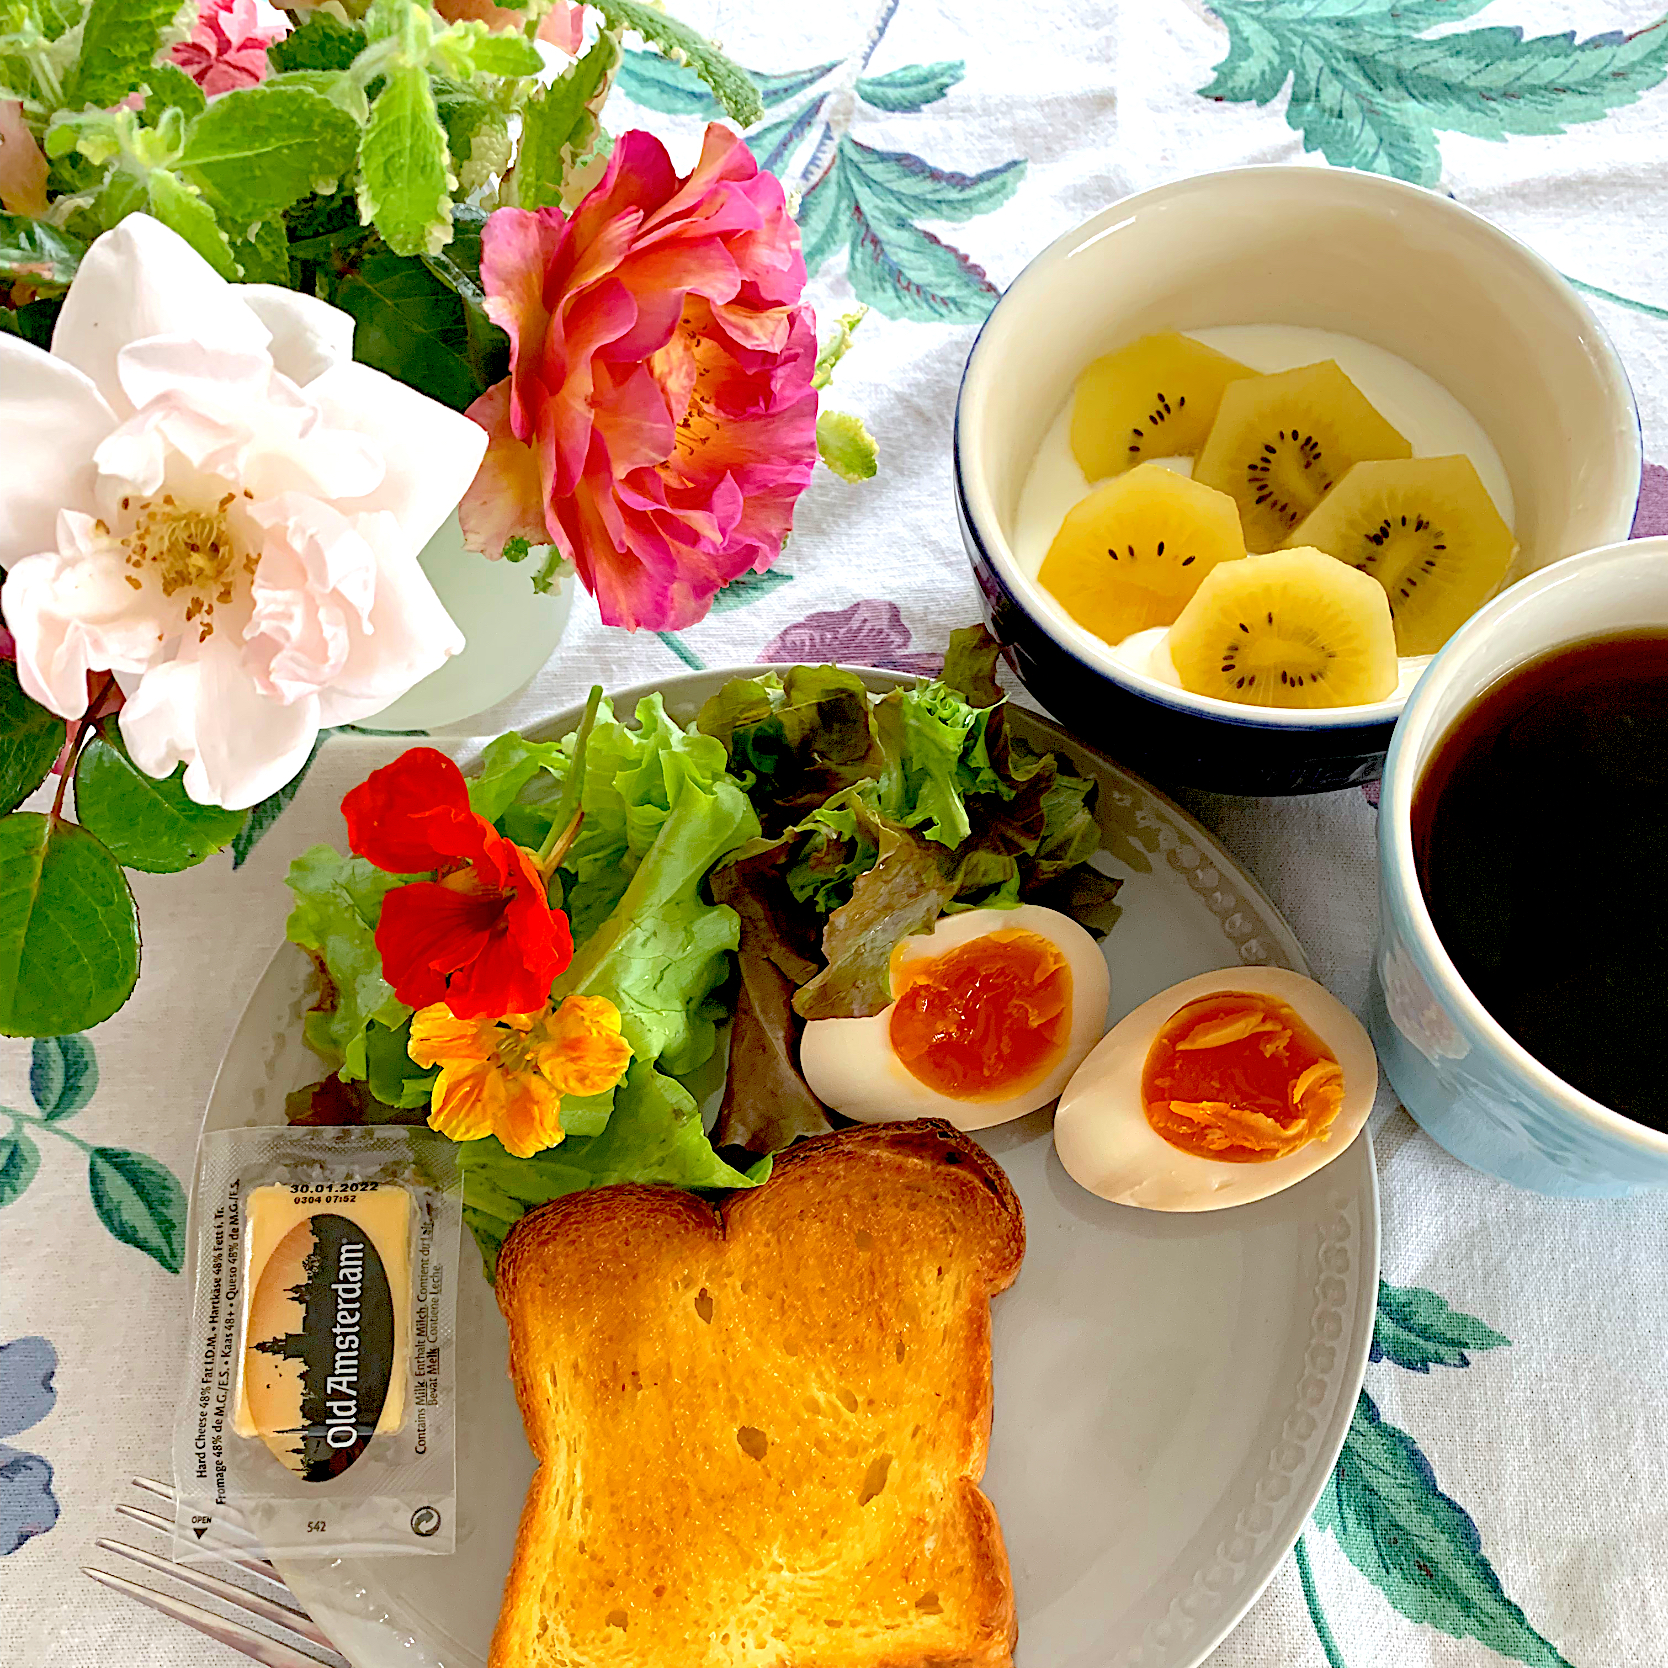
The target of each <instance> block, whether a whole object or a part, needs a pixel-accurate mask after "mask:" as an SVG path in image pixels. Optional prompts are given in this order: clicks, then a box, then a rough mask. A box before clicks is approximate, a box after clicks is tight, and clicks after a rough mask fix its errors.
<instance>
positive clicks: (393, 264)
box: [330, 212, 509, 411]
mask: <svg viewBox="0 0 1668 1668" xmlns="http://www.w3.org/2000/svg"><path fill="white" fill-rule="evenodd" d="M459 223H460V225H461V224H462V215H461V212H460V215H459ZM455 241H456V240H454V243H455ZM474 248H475V251H476V259H477V261H478V260H479V248H480V239H479V232H478V230H477V233H476V236H475V241H474ZM453 253H454V245H448V246H447V248H446V250H445V251H444V256H445V257H450V256H452V255H453ZM431 260H432V261H434V262H435V265H434V266H431V265H430V264H429V262H430V261H431ZM440 262H441V257H427V258H418V257H415V256H405V255H396V254H394V253H393V251H392V250H389V249H386V248H384V247H383V246H382V245H381V244H380V242H373V243H371V244H370V245H369V246H367V247H366V248H365V249H364V250H363V251H362V252H360V253H359V254H358V255H357V256H355V258H354V259H353V261H352V262H351V264H350V265H349V267H348V269H347V271H346V272H345V273H343V274H342V275H341V277H340V279H339V281H338V282H337V284H336V287H335V288H334V290H333V292H332V293H331V295H330V300H331V301H333V302H334V303H335V305H336V306H338V307H340V308H341V309H342V310H343V311H344V312H347V313H351V314H352V315H353V317H354V321H355V324H356V326H357V328H356V329H355V331H354V336H353V356H354V358H355V359H357V360H359V361H360V362H361V363H362V364H366V365H370V366H373V367H374V368H375V369H377V370H379V371H386V372H387V373H388V375H390V376H392V377H396V378H398V379H399V380H400V381H401V382H404V383H406V384H408V385H409V386H411V387H413V388H421V389H422V390H423V392H424V393H425V394H427V395H428V396H429V398H430V399H435V400H439V401H441V403H442V404H444V405H449V406H451V407H452V409H453V410H454V411H462V410H463V409H464V408H465V407H466V406H468V405H469V404H470V403H471V402H472V401H474V400H475V399H477V398H478V397H479V396H480V395H481V394H483V393H485V391H486V390H487V389H488V388H489V387H491V386H492V384H493V383H494V382H496V381H497V380H498V379H499V378H500V377H502V376H503V375H504V367H505V366H506V365H507V363H508V355H509V339H508V338H507V337H506V336H504V335H503V333H502V332H501V331H499V330H497V328H496V326H490V325H489V326H487V327H486V329H487V330H488V331H489V332H490V334H481V333H476V334H472V333H471V330H470V326H469V319H468V303H466V302H465V301H464V299H463V298H462V297H461V296H460V295H459V293H458V291H457V289H456V288H455V287H454V285H452V284H450V283H448V282H447V281H446V280H445V279H444V278H442V277H441V276H440V274H439V272H438V271H437V270H436V267H438V266H439V265H440ZM477 270H478V268H477Z"/></svg>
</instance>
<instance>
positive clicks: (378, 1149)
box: [173, 1126, 462, 1561]
mask: <svg viewBox="0 0 1668 1668" xmlns="http://www.w3.org/2000/svg"><path fill="white" fill-rule="evenodd" d="M461 1222H462V1192H461V1182H460V1178H459V1174H458V1169H457V1162H456V1148H455V1146H454V1145H453V1143H452V1142H451V1141H449V1140H447V1139H446V1138H445V1137H444V1136H441V1135H437V1134H435V1133H434V1132H433V1131H432V1130H428V1129H421V1128H411V1127H406V1126H381V1127H376V1128H365V1127H336V1128H309V1129H297V1128H282V1127H273V1128H259V1129H230V1130H217V1131H213V1132H211V1133H208V1134H206V1135H204V1137H203V1140H202V1144H201V1146H200V1147H199V1149H198V1155H197V1174H196V1180H195V1185H194V1187H193V1190H192V1205H191V1223H190V1231H189V1242H190V1251H191V1257H190V1262H189V1265H188V1269H187V1273H188V1278H189V1280H190V1289H191V1292H192V1317H191V1329H190V1332H189V1334H188V1338H189V1346H188V1347H189V1357H188V1359H187V1362H186V1366H185V1375H184V1382H183V1385H182V1388H181V1395H180V1403H179V1408H178V1413H177V1416H176V1419H175V1424H174V1442H173V1450H174V1490H175V1497H176V1500H177V1502H178V1504H177V1507H176V1517H175V1529H174V1537H175V1555H176V1557H179V1558H182V1559H186V1560H191V1561H203V1560H206V1559H208V1558H211V1557H214V1556H217V1555H218V1554H217V1552H216V1543H217V1542H222V1543H223V1537H224V1535H225V1534H226V1532H227V1530H228V1529H230V1530H231V1531H232V1532H233V1533H235V1531H236V1530H237V1529H239V1528H242V1529H247V1530H248V1531H250V1532H252V1533H253V1534H254V1535H255V1537H256V1538H257V1539H258V1540H259V1541H260V1542H261V1544H262V1545H263V1546H264V1547H265V1548H266V1550H267V1552H268V1553H269V1554H271V1555H275V1556H279V1557H282V1556H285V1555H301V1556H326V1557H329V1556H340V1555H348V1554H352V1555H355V1556H363V1555H367V1554H377V1553H413V1552H432V1553H449V1552H451V1551H452V1550H453V1549H454V1547H455V1544H456V1518H457V1513H456V1509H455V1508H456V1474H455V1467H454V1435H455V1426H456V1390H455V1385H456V1359H455V1351H456V1330H455V1318H456V1307H457V1294H456V1286H457V1266H458V1239H459V1233H460V1229H461Z"/></svg>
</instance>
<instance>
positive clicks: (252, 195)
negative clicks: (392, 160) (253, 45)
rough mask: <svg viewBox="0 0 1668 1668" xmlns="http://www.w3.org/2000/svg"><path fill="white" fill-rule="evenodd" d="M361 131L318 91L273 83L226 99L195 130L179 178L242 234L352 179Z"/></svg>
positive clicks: (224, 96)
mask: <svg viewBox="0 0 1668 1668" xmlns="http://www.w3.org/2000/svg"><path fill="white" fill-rule="evenodd" d="M358 143H359V128H358V124H357V123H356V122H355V121H354V119H353V117H352V116H350V115H349V114H348V113H347V111H345V110H343V109H341V108H340V107H339V106H338V105H336V104H333V103H332V102H331V101H330V99H329V98H328V97H327V96H326V95H325V94H323V93H321V92H319V91H318V90H317V89H316V88H315V87H311V86H305V85H301V84H298V83H296V82H293V81H269V82H266V83H264V84H263V85H261V86H258V87H244V88H240V89H238V90H237V91H235V92H230V93H223V94H221V96H220V97H219V98H217V99H215V100H214V101H213V102H212V103H211V104H210V105H209V107H208V109H207V110H205V111H204V112H203V114H202V115H201V116H199V117H198V118H197V120H196V121H194V122H193V123H192V124H191V127H190V130H189V132H188V133H187V135H186V140H185V149H184V152H183V153H182V155H181V157H180V161H179V167H180V170H181V172H182V173H183V174H184V175H185V176H186V178H187V179H189V180H190V181H191V182H192V183H193V184H194V185H196V186H197V187H199V188H200V189H201V191H202V193H203V195H204V196H205V197H207V198H208V200H209V201H210V202H211V203H212V204H213V205H214V207H215V208H216V209H217V210H218V211H219V213H220V216H221V219H222V220H223V221H224V222H225V223H226V224H227V225H229V226H235V227H237V228H239V229H240V230H241V229H242V228H244V227H246V226H249V225H252V224H253V223H254V222H256V221H258V220H270V219H272V218H274V217H275V216H277V215H279V214H282V213H283V211H284V210H285V209H287V208H288V207H289V206H290V205H291V204H292V203H296V202H299V201H300V200H301V199H302V198H303V197H305V196H306V195H307V194H308V192H310V191H316V190H318V189H319V188H320V184H321V182H326V183H328V182H332V181H335V180H337V179H339V178H340V177H341V176H342V175H343V174H345V173H347V172H348V171H349V170H350V169H351V168H352V167H353V162H354V155H355V151H356V149H357V147H358Z"/></svg>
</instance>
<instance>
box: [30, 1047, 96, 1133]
mask: <svg viewBox="0 0 1668 1668" xmlns="http://www.w3.org/2000/svg"><path fill="white" fill-rule="evenodd" d="M97 1088H98V1056H97V1055H96V1054H94V1053H93V1045H92V1044H91V1043H90V1042H88V1041H87V1039H86V1038H85V1037H77V1036H69V1037H36V1038H35V1045H34V1047H33V1048H32V1049H31V1050H30V1051H29V1094H30V1096H31V1098H32V1099H33V1100H34V1102H35V1105H36V1106H37V1107H38V1108H39V1109H40V1114H41V1116H42V1117H43V1118H45V1119H46V1121H47V1122H48V1123H56V1122H57V1121H58V1119H60V1118H69V1117H73V1116H74V1115H75V1114H76V1113H77V1112H79V1111H80V1110H81V1108H82V1107H83V1106H85V1105H86V1104H87V1102H88V1101H90V1100H91V1099H92V1098H93V1093H94V1091H95V1090H96V1089H97Z"/></svg>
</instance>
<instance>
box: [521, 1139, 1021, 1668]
mask: <svg viewBox="0 0 1668 1668" xmlns="http://www.w3.org/2000/svg"><path fill="white" fill-rule="evenodd" d="M1024 1249H1025V1228H1024V1222H1023V1219H1022V1217H1021V1214H1020V1207H1019V1201H1018V1199H1017V1198H1016V1197H1015V1196H1014V1191H1013V1189H1012V1187H1011V1186H1010V1185H1009V1183H1008V1179H1007V1177H1006V1176H1005V1175H1004V1174H1003V1172H1002V1169H1001V1167H1000V1166H999V1165H998V1164H997V1163H996V1162H995V1160H994V1159H992V1158H990V1157H988V1156H987V1155H986V1154H985V1152H984V1151H983V1150H982V1149H981V1148H980V1147H978V1146H976V1145H975V1144H974V1143H973V1142H972V1141H970V1140H969V1139H968V1138H967V1137H966V1136H965V1135H962V1134H960V1133H959V1132H957V1131H956V1130H955V1129H953V1128H952V1127H951V1126H950V1125H949V1124H947V1123H941V1122H938V1121H937V1120H931V1121H920V1122H915V1123H906V1124H881V1125H876V1126H874V1127H870V1128H856V1129H849V1130H842V1131H840V1132H839V1133H837V1134H833V1135H825V1136H821V1137H819V1138H817V1139H816V1140H812V1141H803V1142H800V1143H798V1144H797V1145H795V1146H794V1147H792V1148H790V1149H789V1150H788V1151H787V1152H785V1153H782V1154H780V1155H779V1156H778V1157H777V1160H776V1167H775V1170H774V1172H773V1174H772V1175H771V1178H770V1180H769V1181H768V1182H766V1183H765V1184H764V1185H763V1186H762V1187H759V1188H756V1189H753V1190H751V1191H748V1192H743V1193H735V1194H732V1195H730V1197H729V1198H728V1200H727V1201H726V1202H725V1204H724V1205H723V1206H722V1208H721V1209H719V1210H717V1211H715V1210H714V1209H713V1207H712V1206H711V1205H709V1204H707V1203H705V1202H704V1201H702V1200H701V1199H698V1198H696V1197H695V1196H694V1195H692V1194H689V1193H684V1192H680V1191H678V1190H677V1189H674V1188H669V1187H641V1186H636V1185H622V1186H615V1187H607V1188H600V1189H597V1190H595V1191H592V1192H588V1193H576V1194H572V1195H570V1196H569V1197H567V1198H565V1199H558V1200H557V1201H555V1202H554V1203H553V1204H549V1205H546V1206H544V1207H543V1208H542V1209H540V1210H537V1211H534V1212H532V1213H531V1214H530V1215H528V1216H526V1217H524V1218H523V1219H522V1220H521V1221H520V1222H519V1223H518V1224H517V1225H516V1227H515V1229H514V1231H513V1232H512V1233H511V1234H510V1236H509V1238H508V1240H506V1242H505V1244H504V1249H503V1252H502V1254H501V1255H500V1257H499V1262H498V1301H499V1304H500V1306H501V1307H502V1309H503V1311H504V1314H505V1316H506V1318H507V1319H508V1321H509V1325H510V1375H511V1377H512V1378H513V1379H514V1381H515V1390H516V1397H517V1399H518V1400H519V1402H520V1404H521V1416H522V1419H523V1421H524V1423H525V1424H526V1427H527V1439H528V1441H529V1442H530V1443H531V1444H532V1448H533V1452H534V1453H535V1454H536V1455H537V1457H538V1460H539V1470H538V1473H537V1475H536V1476H535V1477H534V1479H533V1483H532V1486H531V1488H530V1489H529V1490H528V1494H527V1503H526V1506H525V1507H524V1508H523V1511H522V1514H521V1531H520V1535H519V1537H518V1539H517V1541H516V1550H515V1561H514V1563H513V1565H512V1566H511V1569H510V1575H509V1580H508V1582H507V1583H506V1585H505V1589H504V1604H503V1609H502V1611H501V1612H500V1614H499V1618H498V1627H497V1631H496V1632H495V1633H494V1635H493V1640H492V1654H491V1658H490V1663H491V1668H592V1665H597V1668H602V1665H607V1668H741V1665H746V1668H964V1665H965V1668H998V1665H1004V1664H1009V1663H1011V1661H1012V1650H1013V1642H1014V1637H1015V1623H1014V1603H1013V1588H1012V1584H1011V1582H1010V1580H1009V1576H1008V1559H1007V1554H1006V1552H1005V1551H1004V1549H1003V1546H1002V1534H1001V1530H1000V1529H999V1528H998V1527H997V1522H996V1513H995V1511H994V1509H993V1508H992V1506H991V1504H990V1502H989V1501H988V1500H987V1499H986V1498H985V1497H984V1495H983V1494H981V1493H980V1492H979V1486H978V1484H979V1478H980V1476H981V1475H982V1474H983V1472H984V1466H985V1450H986V1446H987V1442H988V1439H989V1434H990V1408H991V1388H990V1303H989V1299H990V1295H991V1294H992V1293H993V1292H999V1291H1001V1290H1003V1289H1004V1288H1005V1287H1006V1286H1008V1285H1009V1284H1010V1283H1011V1282H1012V1280H1013V1278H1014V1276H1015V1274H1016V1273H1017V1272H1018V1271H1019V1263H1020V1258H1021V1257H1022V1256H1023V1255H1024Z"/></svg>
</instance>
